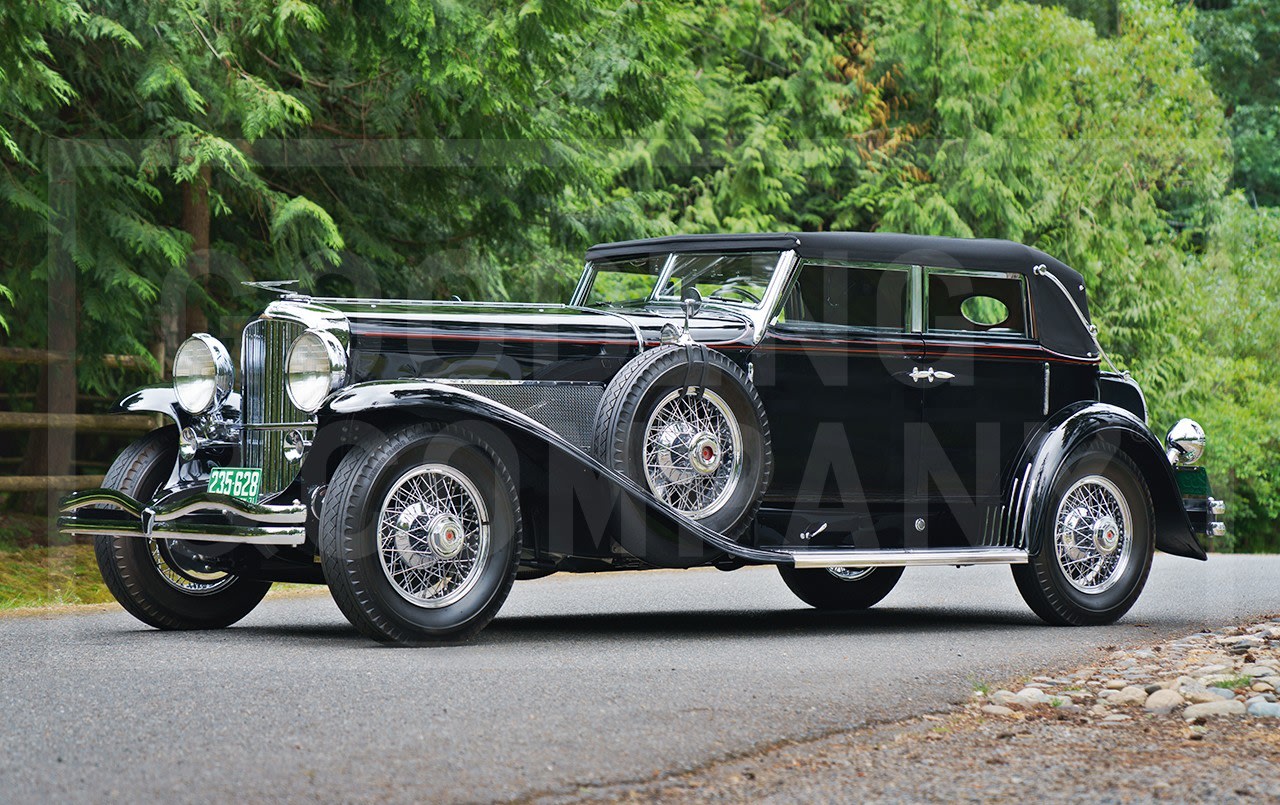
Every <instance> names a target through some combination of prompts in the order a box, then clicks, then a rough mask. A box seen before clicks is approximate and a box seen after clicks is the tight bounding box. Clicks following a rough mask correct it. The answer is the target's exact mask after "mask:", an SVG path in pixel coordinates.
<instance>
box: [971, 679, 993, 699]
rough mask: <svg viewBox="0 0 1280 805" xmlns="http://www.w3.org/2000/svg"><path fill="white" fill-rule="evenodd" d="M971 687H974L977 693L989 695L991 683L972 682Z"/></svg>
mask: <svg viewBox="0 0 1280 805" xmlns="http://www.w3.org/2000/svg"><path fill="white" fill-rule="evenodd" d="M973 689H974V691H975V692H977V693H981V694H982V695H983V696H989V695H991V683H990V682H974V683H973Z"/></svg>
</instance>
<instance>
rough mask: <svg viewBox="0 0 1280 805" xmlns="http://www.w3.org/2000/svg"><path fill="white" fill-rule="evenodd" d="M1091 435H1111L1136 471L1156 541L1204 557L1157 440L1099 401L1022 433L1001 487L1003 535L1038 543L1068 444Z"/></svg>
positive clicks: (1078, 406) (1071, 408)
mask: <svg viewBox="0 0 1280 805" xmlns="http://www.w3.org/2000/svg"><path fill="white" fill-rule="evenodd" d="M1096 437H1101V438H1104V439H1107V440H1110V441H1112V442H1113V443H1114V444H1115V445H1116V447H1118V448H1119V449H1120V450H1123V451H1124V452H1125V453H1126V454H1127V455H1128V456H1129V457H1130V458H1132V459H1133V461H1134V463H1135V464H1137V465H1138V469H1139V470H1140V471H1141V472H1142V475H1143V478H1144V480H1145V481H1146V483H1147V488H1148V490H1149V491H1150V493H1151V504H1152V507H1153V508H1154V510H1155V526H1156V547H1157V548H1159V549H1160V550H1162V551H1164V552H1165V553H1169V554H1173V555H1175V556H1186V557H1190V558H1193V559H1207V558H1208V556H1207V555H1206V554H1205V551H1204V548H1203V547H1201V545H1200V543H1199V542H1198V541H1197V540H1196V537H1195V530H1194V528H1193V527H1192V525H1191V520H1190V518H1188V517H1187V512H1186V509H1185V508H1184V507H1183V504H1182V493H1181V492H1180V491H1179V489H1178V482H1177V479H1176V478H1175V477H1174V472H1173V467H1172V466H1171V465H1170V464H1169V461H1168V459H1167V458H1166V457H1165V454H1164V449H1163V448H1162V447H1161V445H1160V442H1159V441H1158V440H1157V439H1156V437H1155V436H1154V435H1153V434H1152V433H1151V431H1150V429H1148V428H1147V426H1146V424H1145V423H1144V422H1142V420H1140V419H1138V418H1137V417H1136V416H1134V415H1133V414H1132V413H1131V412H1129V411H1126V410H1125V409H1123V408H1119V407H1117V406H1115V405H1110V404H1108V403H1101V402H1092V403H1078V404H1076V405H1073V406H1069V407H1067V408H1065V409H1063V410H1062V411H1060V412H1059V413H1058V414H1057V415H1055V416H1054V417H1053V418H1051V419H1050V420H1049V421H1047V422H1046V423H1045V424H1044V425H1042V426H1041V427H1040V428H1039V429H1038V430H1037V431H1036V432H1035V433H1034V434H1032V436H1031V438H1030V439H1028V441H1027V444H1026V445H1025V446H1024V447H1023V451H1022V455H1021V457H1020V458H1019V460H1018V462H1017V463H1016V464H1015V465H1014V466H1015V473H1014V480H1013V482H1012V483H1011V484H1010V485H1009V491H1008V492H1007V493H1006V495H1007V496H1006V507H1007V511H1008V512H1009V524H1010V529H1011V534H1010V535H1009V536H1011V537H1013V538H1014V539H1016V540H1018V543H1017V544H1024V545H1026V546H1027V549H1028V551H1029V552H1031V553H1033V554H1034V553H1036V552H1037V551H1038V550H1039V549H1040V545H1039V542H1040V540H1041V534H1042V531H1043V526H1044V518H1045V517H1046V516H1049V509H1050V508H1051V506H1052V502H1051V501H1050V495H1051V494H1052V491H1053V486H1054V482H1055V481H1056V480H1057V477H1058V472H1059V471H1060V469H1061V467H1062V463H1063V462H1064V461H1065V460H1066V458H1067V457H1068V456H1070V455H1071V452H1072V451H1073V450H1075V449H1076V448H1077V447H1079V446H1080V445H1082V444H1084V443H1085V442H1086V441H1087V440H1089V439H1093V438H1096ZM1017 468H1021V469H1020V471H1019V470H1017Z"/></svg>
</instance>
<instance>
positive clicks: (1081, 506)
mask: <svg viewBox="0 0 1280 805" xmlns="http://www.w3.org/2000/svg"><path fill="white" fill-rule="evenodd" d="M1132 522H1133V521H1132V519H1131V517H1130V512H1129V503H1128V501H1127V500H1126V499H1125V497H1124V493H1123V492H1121V491H1120V488H1119V487H1117V486H1116V485H1115V484H1114V483H1113V482H1112V481H1111V480H1110V479H1108V478H1105V477H1103V476H1101V475H1090V476H1087V477H1085V478H1081V479H1080V480H1078V481H1076V482H1075V483H1074V484H1072V485H1071V487H1070V488H1069V489H1067V491H1066V494H1064V495H1063V496H1062V500H1061V502H1060V503H1059V504H1058V512H1057V517H1056V519H1055V524H1054V553H1055V555H1056V557H1057V560H1058V566H1059V567H1060V568H1061V569H1062V573H1063V576H1064V577H1065V578H1066V580H1067V582H1068V583H1069V584H1070V585H1071V586H1072V587H1075V588H1076V589H1077V590H1080V591H1081V592H1085V593H1091V594H1097V593H1101V592H1104V591H1106V590H1108V589H1110V588H1111V587H1112V586H1114V585H1115V583H1116V582H1117V581H1119V580H1120V577H1121V576H1122V575H1123V573H1124V571H1125V569H1126V568H1127V567H1128V565H1129V561H1130V556H1131V553H1132V549H1133V533H1132V529H1133V526H1132Z"/></svg>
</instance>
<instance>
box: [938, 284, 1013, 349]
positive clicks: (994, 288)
mask: <svg viewBox="0 0 1280 805" xmlns="http://www.w3.org/2000/svg"><path fill="white" fill-rule="evenodd" d="M926 287H927V293H928V296H927V306H926V319H925V320H926V326H927V327H928V329H929V331H930V332H939V333H984V334H991V335H1004V336H1022V337H1026V336H1028V335H1030V327H1029V326H1028V322H1027V304H1026V284H1025V283H1024V281H1023V278H1022V277H1019V276H1006V275H999V276H993V275H990V274H978V273H965V272H952V271H934V270H930V271H929V272H928V277H927V281H926Z"/></svg>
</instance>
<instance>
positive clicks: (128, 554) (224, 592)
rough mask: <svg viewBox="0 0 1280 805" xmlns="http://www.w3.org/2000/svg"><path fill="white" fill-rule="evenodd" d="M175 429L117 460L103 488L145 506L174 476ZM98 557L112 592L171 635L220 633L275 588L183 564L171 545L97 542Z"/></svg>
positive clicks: (136, 613) (136, 540) (139, 616)
mask: <svg viewBox="0 0 1280 805" xmlns="http://www.w3.org/2000/svg"><path fill="white" fill-rule="evenodd" d="M177 452H178V434H177V430H176V429H175V428H173V427H167V428H161V429H160V430H156V431H152V432H151V433H149V434H147V435H146V436H144V437H142V438H141V439H139V440H138V441H136V442H134V443H133V444H131V445H129V446H128V447H126V448H125V449H124V451H123V452H121V453H120V455H119V456H117V457H116V460H115V462H114V463H112V465H111V468H110V469H109V470H107V475H106V477H105V478H104V479H103V482H102V485H103V487H105V488H107V489H114V490H116V491H118V492H123V493H124V494H126V495H129V496H130V497H132V498H134V499H135V500H138V501H142V502H149V501H150V500H151V499H152V496H154V495H155V493H156V490H158V489H159V488H160V486H161V484H163V483H164V482H165V481H166V480H167V479H168V478H169V473H170V472H171V471H172V470H173V464H174V461H175V459H176V458H177ZM93 548H94V555H95V557H96V559H97V561H98V570H100V571H101V572H102V580H103V582H105V583H106V585H107V589H108V590H110V591H111V594H112V595H113V596H115V599H116V600H117V601H119V602H120V605H121V606H122V607H124V608H125V609H126V610H127V611H128V612H129V614H131V615H133V616H134V617H135V618H137V619H138V620H140V621H142V622H143V623H145V624H147V625H149V626H154V627H155V628H157V629H165V630H195V629H221V628H223V627H226V626H230V625H231V624H233V623H235V622H236V621H238V620H240V619H241V618H243V617H244V616H245V615H248V614H249V613H250V612H252V611H253V609H254V607H256V606H257V605H258V604H259V602H261V601H262V598H263V596H265V595H266V594H267V590H269V589H271V582H269V581H256V580H253V579H244V578H238V577H236V576H233V575H231V574H227V573H215V574H203V573H200V572H199V571H196V570H192V569H189V568H188V567H186V566H184V564H183V563H182V561H181V559H180V557H175V556H174V555H173V553H172V552H171V549H170V542H169V541H168V540H152V539H141V538H139V537H105V536H99V537H95V538H94V541H93Z"/></svg>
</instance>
